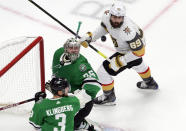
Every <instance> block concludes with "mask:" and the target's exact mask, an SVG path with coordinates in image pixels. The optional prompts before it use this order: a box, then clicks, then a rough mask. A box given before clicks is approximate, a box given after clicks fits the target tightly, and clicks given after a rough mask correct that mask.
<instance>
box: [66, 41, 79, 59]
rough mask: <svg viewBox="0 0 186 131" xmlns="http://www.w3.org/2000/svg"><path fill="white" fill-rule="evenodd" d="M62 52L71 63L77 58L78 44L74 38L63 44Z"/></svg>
mask: <svg viewBox="0 0 186 131" xmlns="http://www.w3.org/2000/svg"><path fill="white" fill-rule="evenodd" d="M64 50H65V53H66V54H67V56H68V58H69V59H70V61H71V62H73V61H75V60H76V59H77V58H78V57H79V51H80V44H79V43H78V41H77V40H76V39H75V38H69V39H67V41H66V42H65V44H64Z"/></svg>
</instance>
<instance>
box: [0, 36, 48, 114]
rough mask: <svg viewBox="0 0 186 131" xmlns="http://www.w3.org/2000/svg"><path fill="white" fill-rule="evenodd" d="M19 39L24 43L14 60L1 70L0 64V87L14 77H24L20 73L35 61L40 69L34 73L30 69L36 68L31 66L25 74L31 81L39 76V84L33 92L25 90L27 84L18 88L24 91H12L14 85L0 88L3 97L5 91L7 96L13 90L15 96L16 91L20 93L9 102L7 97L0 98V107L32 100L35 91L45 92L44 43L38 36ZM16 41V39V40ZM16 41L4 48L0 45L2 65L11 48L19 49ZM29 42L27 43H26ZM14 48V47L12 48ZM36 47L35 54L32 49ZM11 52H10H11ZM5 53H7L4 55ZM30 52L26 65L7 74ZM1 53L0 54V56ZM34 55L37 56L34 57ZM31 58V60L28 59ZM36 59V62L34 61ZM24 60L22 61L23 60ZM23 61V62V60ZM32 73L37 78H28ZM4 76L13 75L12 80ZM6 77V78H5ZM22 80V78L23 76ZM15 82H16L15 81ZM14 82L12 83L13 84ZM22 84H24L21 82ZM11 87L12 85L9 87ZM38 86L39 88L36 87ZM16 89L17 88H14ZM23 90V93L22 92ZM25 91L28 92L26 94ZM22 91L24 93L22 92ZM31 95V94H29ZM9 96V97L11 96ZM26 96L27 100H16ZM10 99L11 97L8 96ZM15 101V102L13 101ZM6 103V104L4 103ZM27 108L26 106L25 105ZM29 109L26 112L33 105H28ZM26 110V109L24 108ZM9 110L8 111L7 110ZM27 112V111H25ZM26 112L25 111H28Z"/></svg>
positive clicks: (10, 52)
mask: <svg viewBox="0 0 186 131" xmlns="http://www.w3.org/2000/svg"><path fill="white" fill-rule="evenodd" d="M21 39H24V40H23V41H24V42H25V41H26V42H25V43H26V44H25V43H24V42H22V43H24V49H22V50H21V51H20V52H19V54H18V55H17V54H16V55H15V56H14V57H15V58H13V59H11V60H10V62H9V63H6V65H5V66H3V68H2V66H1V63H0V84H1V85H3V84H4V83H8V82H10V83H11V81H12V80H14V79H17V78H16V77H15V76H17V77H18V76H19V75H24V73H23V72H22V71H24V70H26V69H25V68H27V67H28V64H29V65H30V64H32V62H35V61H38V62H37V63H38V65H37V67H38V66H39V67H38V68H40V69H36V70H37V71H34V69H32V68H36V67H35V65H31V66H30V67H29V71H28V72H26V73H25V74H26V76H25V77H26V78H28V77H32V78H33V81H34V80H35V79H36V78H38V77H39V76H40V78H39V79H40V80H39V84H37V88H38V89H37V90H34V92H30V91H29V90H28V88H27V83H26V84H25V85H22V86H23V87H20V88H25V89H14V85H13V87H10V86H7V85H6V86H7V87H6V88H7V89H3V88H4V87H3V86H2V87H1V86H0V95H1V94H3V95H4V92H6V90H8V91H7V92H6V93H7V94H8V93H9V90H14V92H15V94H16V92H18V91H20V93H19V94H18V95H17V96H15V98H16V99H14V98H10V99H11V100H10V101H9V100H8V99H9V98H8V97H7V96H5V97H6V98H5V99H4V98H3V97H4V96H2V97H1V98H0V106H5V105H8V104H13V103H16V102H20V101H23V100H25V99H29V98H32V96H33V97H34V93H35V92H37V91H45V66H44V42H43V38H42V37H41V36H39V37H21ZM16 40H17V39H16ZM16 40H15V41H14V40H13V41H11V42H9V43H8V42H7V43H8V44H7V45H6V44H5V46H3V47H1V45H0V59H2V60H0V61H2V63H3V59H4V58H5V60H6V56H7V55H9V54H12V53H13V52H14V51H13V50H12V48H13V49H14V48H18V49H19V46H17V47H16V44H17V45H21V44H20V43H19V41H18V42H16ZM28 41H29V42H28ZM25 45H26V46H25ZM14 46H15V47H14ZM36 46H37V48H38V49H37V52H36V51H35V52H33V50H36V49H33V48H36ZM9 47H10V48H11V49H6V48H9ZM4 50H7V51H4ZM11 50H12V51H11ZM1 51H2V52H3V51H4V54H3V53H2V52H1ZM6 52H7V53H6ZM30 52H33V53H32V54H31V55H30V56H29V60H28V61H26V64H25V65H24V63H23V64H22V65H23V66H20V67H19V68H20V69H19V71H17V67H16V69H14V70H15V72H16V71H17V72H18V73H17V72H16V73H14V72H13V73H10V74H8V73H9V71H10V72H11V70H12V68H14V66H15V65H16V66H17V63H20V61H22V59H23V58H24V57H26V58H27V57H28V56H27V54H29V53H30ZM1 53H2V54H1ZM36 54H37V56H36ZM30 57H31V58H30ZM37 57H39V58H37ZM36 59H37V60H36ZM23 60H24V59H23ZM24 61H25V60H24ZM38 70H40V73H38ZM32 71H33V72H34V73H35V74H37V77H36V78H34V76H30V75H29V73H30V72H31V73H30V74H32ZM6 74H8V75H9V76H11V75H15V76H14V78H12V77H7V75H6ZM4 76H5V78H4V79H3V77H4ZM6 77H7V78H6ZM23 78H24V76H23ZM7 79H10V80H9V81H8V82H6V80H7ZM15 81H16V80H15ZM15 81H14V82H15ZM23 81H27V79H26V80H23ZM17 82H18V86H19V85H21V80H19V81H17ZM2 83H3V84H2ZM23 83H24V82H23ZM30 83H31V84H32V81H31V82H30ZM11 86H12V85H11ZM38 86H40V88H39V87H38ZM1 88H2V92H1ZM8 88H11V89H8ZM16 88H17V87H16ZM30 88H32V85H30ZM24 90H25V91H24ZM27 90H28V92H27ZM30 90H32V89H30ZM23 91H24V92H23ZM30 93H31V94H30ZM12 94H14V93H12ZM12 94H11V95H12ZM24 94H25V95H28V98H27V96H24V97H23V98H19V99H17V97H22V96H21V95H24ZM10 97H11V96H10ZM14 100H15V101H14ZM2 101H3V103H2ZM6 102H7V103H6ZM26 106H27V105H26ZM29 106H30V107H29V109H28V110H30V109H31V108H32V106H33V103H32V105H29ZM22 107H24V104H23V106H22V105H21V106H20V108H22ZM26 108H27V107H26ZM8 110H9V109H8ZM26 110H27V109H26ZM28 110H27V111H28Z"/></svg>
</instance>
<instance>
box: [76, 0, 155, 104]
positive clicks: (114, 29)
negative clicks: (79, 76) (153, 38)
mask: <svg viewBox="0 0 186 131" xmlns="http://www.w3.org/2000/svg"><path fill="white" fill-rule="evenodd" d="M106 34H109V35H110V36H111V39H112V41H113V44H114V47H115V49H116V53H115V54H113V55H112V56H111V57H110V59H111V62H109V61H107V60H105V61H104V62H103V64H102V65H101V66H100V67H99V69H98V71H97V74H98V77H99V80H100V83H101V84H102V89H103V92H104V94H103V95H101V96H99V97H97V98H95V104H107V105H110V104H115V100H116V97H115V93H114V79H113V77H112V76H116V75H118V74H119V73H120V72H122V71H123V70H125V69H127V68H128V69H130V68H132V69H134V70H135V71H136V72H137V73H138V74H139V76H140V77H141V78H142V80H143V81H140V82H138V83H137V87H138V88H140V89H158V84H157V83H156V81H155V80H154V79H153V77H152V76H151V71H150V68H149V66H148V65H146V64H145V63H144V61H143V59H142V56H143V55H144V54H145V44H146V43H145V39H144V35H143V31H142V29H140V28H139V27H138V26H137V25H136V24H135V23H134V22H133V21H132V20H131V19H130V18H129V17H127V16H126V9H125V6H124V5H123V3H121V2H118V1H117V2H115V3H114V4H113V5H112V6H111V8H110V10H107V11H105V12H104V14H103V17H102V21H101V24H100V25H99V26H98V28H97V29H96V30H95V31H94V32H93V33H91V32H88V33H87V34H85V35H84V36H83V37H82V38H81V39H80V41H79V42H80V43H81V45H82V46H84V47H85V48H86V47H88V45H89V43H90V42H94V41H96V40H97V39H99V38H100V37H101V36H104V35H106Z"/></svg>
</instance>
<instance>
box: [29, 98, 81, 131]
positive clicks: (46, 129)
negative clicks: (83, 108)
mask: <svg viewBox="0 0 186 131" xmlns="http://www.w3.org/2000/svg"><path fill="white" fill-rule="evenodd" d="M79 109H80V102H79V99H78V98H77V97H75V96H67V97H61V98H57V99H44V100H42V101H41V102H39V103H35V105H34V107H33V109H32V112H31V115H30V118H29V121H30V124H32V125H33V126H34V127H35V128H36V129H41V131H74V116H75V114H76V113H77V112H78V111H79Z"/></svg>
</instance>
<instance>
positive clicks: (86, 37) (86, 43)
mask: <svg viewBox="0 0 186 131" xmlns="http://www.w3.org/2000/svg"><path fill="white" fill-rule="evenodd" d="M91 41H92V33H91V32H87V33H86V34H85V35H84V36H82V37H81V39H80V40H79V43H80V44H81V45H82V46H83V47H85V48H87V47H88V46H89V43H90V42H91Z"/></svg>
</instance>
